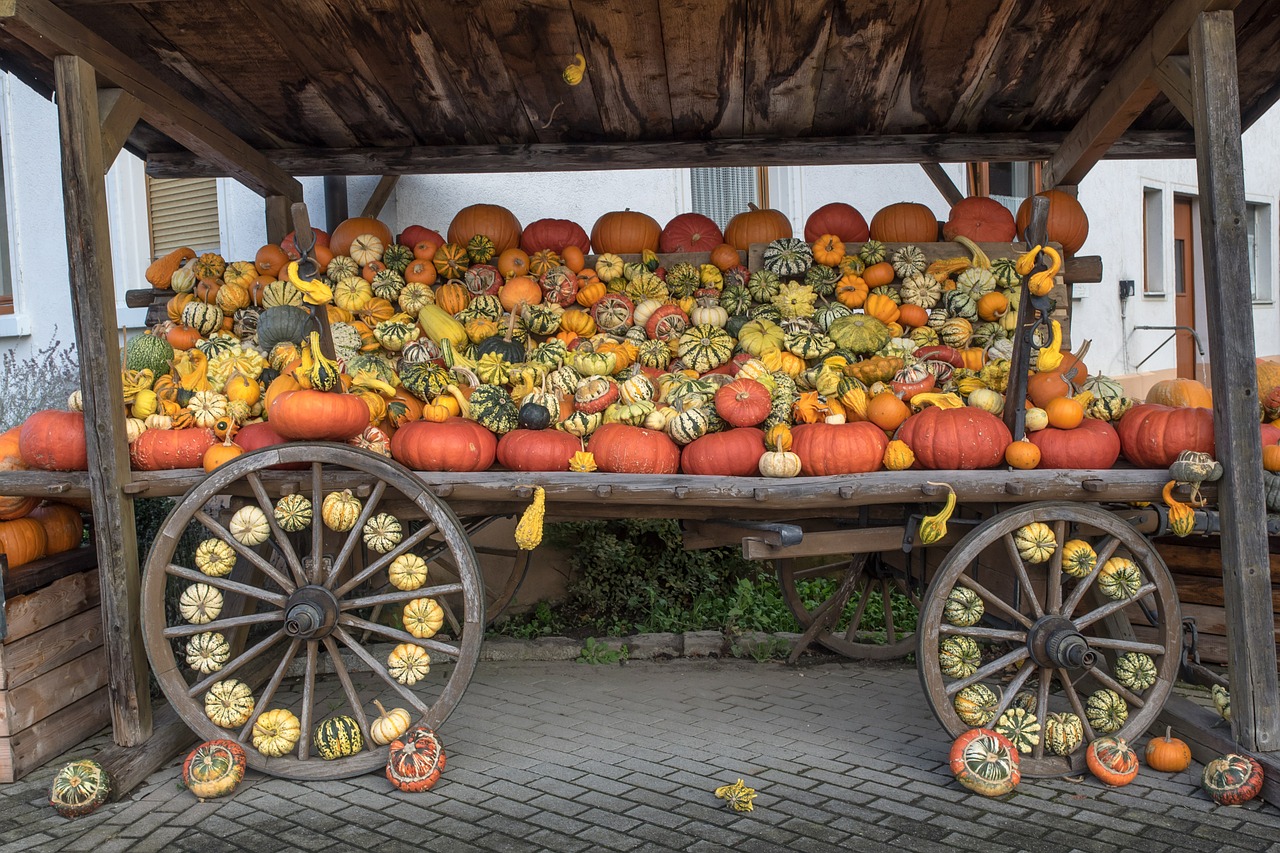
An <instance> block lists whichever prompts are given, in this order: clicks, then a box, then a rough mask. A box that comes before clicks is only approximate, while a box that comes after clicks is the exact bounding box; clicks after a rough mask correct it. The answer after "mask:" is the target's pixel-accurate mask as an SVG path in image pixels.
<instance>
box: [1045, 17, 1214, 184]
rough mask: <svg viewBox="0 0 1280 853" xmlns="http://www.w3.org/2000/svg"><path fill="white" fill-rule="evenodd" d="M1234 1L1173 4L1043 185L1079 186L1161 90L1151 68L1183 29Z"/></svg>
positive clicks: (1177, 45) (1172, 48)
mask: <svg viewBox="0 0 1280 853" xmlns="http://www.w3.org/2000/svg"><path fill="white" fill-rule="evenodd" d="M1236 2H1238V0H1176V1H1175V2H1174V3H1173V4H1172V5H1171V6H1170V7H1169V8H1168V9H1167V10H1165V13H1164V14H1163V15H1161V16H1160V19H1159V20H1158V21H1156V23H1155V25H1154V26H1153V27H1152V28H1151V32H1149V33H1147V34H1146V36H1144V37H1143V39H1142V41H1140V42H1139V43H1138V45H1137V47H1136V48H1134V51H1133V52H1132V53H1131V54H1129V58H1128V59H1126V60H1125V61H1124V62H1123V63H1122V64H1121V65H1120V67H1119V68H1118V69H1117V70H1116V73H1115V74H1114V75H1113V76H1112V78H1111V82H1110V83H1108V84H1107V86H1106V88H1104V89H1103V90H1102V93H1101V94H1099V95H1098V97H1097V99H1096V100H1095V101H1094V102H1093V103H1092V104H1091V105H1090V106H1089V109H1088V110H1087V111H1085V114H1084V116H1083V117H1082V118H1081V119H1080V121H1079V122H1077V123H1076V126H1075V127H1074V128H1072V129H1071V132H1070V133H1068V134H1067V138H1066V139H1065V140H1064V141H1063V143H1062V147H1061V148H1059V149H1058V151H1057V152H1055V153H1054V155H1053V156H1052V157H1050V158H1049V162H1048V164H1047V165H1046V166H1045V169H1044V186H1045V188H1046V189H1051V188H1053V187H1056V186H1058V184H1078V183H1080V179H1081V178H1083V177H1084V176H1085V175H1086V174H1088V172H1089V170H1090V169H1092V168H1093V166H1094V164H1095V163H1097V162H1098V161H1099V160H1101V159H1102V158H1103V156H1104V155H1105V154H1106V153H1107V149H1108V148H1110V147H1111V145H1112V144H1113V143H1114V142H1116V140H1118V139H1119V138H1120V137H1121V135H1122V134H1124V132H1125V131H1126V130H1127V129H1128V128H1129V125H1131V124H1133V120H1134V119H1136V118H1137V117H1138V116H1139V115H1141V114H1142V111H1143V110H1145V109H1146V108H1147V105H1148V104H1150V103H1151V99H1152V98H1154V97H1155V96H1156V92H1158V91H1160V87H1159V86H1158V85H1157V84H1156V82H1155V80H1154V79H1153V78H1152V74H1153V73H1154V72H1155V70H1156V66H1157V65H1158V64H1159V63H1161V62H1163V61H1164V58H1165V57H1166V56H1168V55H1169V54H1171V53H1175V52H1178V51H1180V50H1181V49H1182V45H1184V44H1185V43H1186V37H1187V31H1188V30H1189V29H1191V25H1192V24H1193V23H1194V22H1195V20H1196V16H1197V15H1199V14H1200V13H1201V12H1203V11H1204V10H1205V9H1221V8H1234V7H1235V5H1236Z"/></svg>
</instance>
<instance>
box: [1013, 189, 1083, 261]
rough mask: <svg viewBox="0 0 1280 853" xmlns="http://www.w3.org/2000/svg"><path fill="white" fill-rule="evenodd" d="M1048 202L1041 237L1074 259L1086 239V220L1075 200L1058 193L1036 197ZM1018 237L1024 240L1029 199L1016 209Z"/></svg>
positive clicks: (1052, 192) (1051, 191)
mask: <svg viewBox="0 0 1280 853" xmlns="http://www.w3.org/2000/svg"><path fill="white" fill-rule="evenodd" d="M1036 195H1042V196H1045V197H1047V198H1048V199H1049V222H1048V226H1047V227H1046V228H1045V236H1047V237H1048V238H1049V242H1051V243H1060V244H1062V250H1063V251H1064V252H1066V253H1067V254H1068V255H1074V254H1075V253H1076V252H1078V251H1079V250H1080V247H1081V246H1083V245H1084V241H1085V240H1086V239H1088V237H1089V217H1088V216H1086V215H1085V212H1084V208H1083V207H1081V206H1080V202H1078V201H1077V200H1076V198H1075V196H1071V195H1067V194H1066V193H1064V192H1062V190H1045V191H1044V192H1042V193H1036ZM1017 220H1018V236H1019V237H1021V238H1022V239H1024V240H1025V239H1026V237H1027V226H1028V225H1030V224H1031V199H1030V198H1028V199H1025V200H1024V201H1023V202H1022V204H1021V205H1020V206H1019V207H1018V217H1017Z"/></svg>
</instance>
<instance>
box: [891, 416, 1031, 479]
mask: <svg viewBox="0 0 1280 853" xmlns="http://www.w3.org/2000/svg"><path fill="white" fill-rule="evenodd" d="M897 438H899V439H901V440H902V441H905V442H906V443H907V444H908V445H909V446H910V447H911V450H912V451H913V452H914V453H915V455H916V461H917V462H918V463H919V464H920V466H921V467H922V468H927V469H930V470H951V469H977V468H990V467H992V466H994V465H997V464H999V463H1000V462H1002V461H1003V460H1004V452H1005V448H1006V447H1008V445H1009V443H1010V442H1011V441H1012V440H1013V437H1012V436H1011V435H1010V434H1009V430H1008V428H1007V427H1005V425H1004V422H1003V421H1002V420H1000V418H998V417H996V416H995V415H993V414H991V413H990V412H984V411H982V410H981V409H978V408H976V407H973V406H962V407H960V408H950V409H944V408H942V407H940V406H928V407H926V408H925V409H924V410H922V411H920V412H918V413H916V414H914V415H912V416H911V417H909V418H907V420H906V422H904V423H903V424H902V426H901V428H900V429H899V430H898V434H897Z"/></svg>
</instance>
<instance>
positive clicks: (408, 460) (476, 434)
mask: <svg viewBox="0 0 1280 853" xmlns="http://www.w3.org/2000/svg"><path fill="white" fill-rule="evenodd" d="M513 405H514V404H513ZM497 449H498V440H497V438H496V437H495V436H494V434H493V433H492V432H490V431H489V430H487V429H485V428H484V427H483V426H481V425H480V424H478V423H476V422H475V421H472V420H468V419H465V418H458V417H450V418H448V419H446V420H445V421H443V422H441V423H433V422H431V421H413V422H412V423H408V424H405V425H404V426H402V427H400V428H399V429H397V430H396V434H395V435H394V436H392V437H391V456H392V457H393V458H394V459H395V460H396V461H397V462H399V463H401V464H402V465H406V466H408V467H409V468H412V469H413V470H415V471H484V470H486V469H487V468H489V466H491V465H492V464H493V460H494V458H495V457H496V455H497Z"/></svg>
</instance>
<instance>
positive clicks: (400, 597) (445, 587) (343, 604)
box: [338, 583, 462, 610]
mask: <svg viewBox="0 0 1280 853" xmlns="http://www.w3.org/2000/svg"><path fill="white" fill-rule="evenodd" d="M459 592H462V584H460V583H450V584H439V585H437V586H424V587H419V588H418V589H398V590H396V591H395V592H383V593H378V594H376V595H366V596H365V597H364V598H347V599H343V600H342V601H340V602H338V607H339V609H341V610H358V609H359V608H361V607H377V606H380V605H383V604H399V603H400V602H402V601H412V600H413V599H415V598H438V597H440V596H443V595H453V594H454V593H459Z"/></svg>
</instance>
